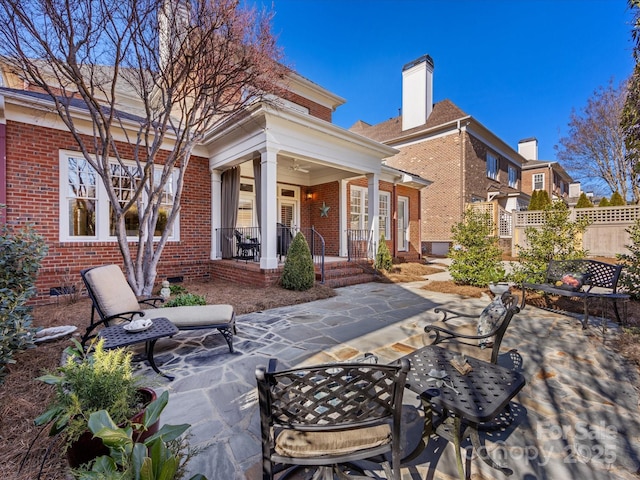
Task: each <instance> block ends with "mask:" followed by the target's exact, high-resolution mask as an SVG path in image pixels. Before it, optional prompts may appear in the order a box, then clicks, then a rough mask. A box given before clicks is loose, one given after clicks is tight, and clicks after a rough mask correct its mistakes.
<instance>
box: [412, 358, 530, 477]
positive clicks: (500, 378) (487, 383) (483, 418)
mask: <svg viewBox="0 0 640 480" xmlns="http://www.w3.org/2000/svg"><path fill="white" fill-rule="evenodd" d="M456 355H457V354H456V353H455V352H452V351H449V350H446V349H444V348H441V347H437V346H427V347H424V348H421V349H419V350H416V351H415V352H413V353H411V354H409V355H406V356H405V357H403V358H406V359H408V360H409V361H410V362H411V370H410V371H409V373H408V375H407V384H406V388H408V389H410V390H411V391H413V392H416V393H418V394H419V395H420V399H421V402H422V407H423V409H424V411H425V423H424V428H423V433H422V439H421V440H420V442H419V444H418V445H417V447H416V448H415V450H414V451H413V452H411V453H410V454H409V455H407V457H405V458H404V459H403V462H404V463H406V462H408V461H411V460H413V459H415V458H417V457H418V456H419V455H420V453H421V452H422V451H423V450H424V449H425V448H426V446H427V445H428V443H429V438H430V437H431V435H433V434H434V433H435V434H436V435H438V436H440V437H443V438H445V439H447V440H448V441H450V442H453V444H454V445H455V450H456V464H457V467H458V474H459V475H460V478H461V479H464V478H466V477H465V473H464V466H463V463H462V452H461V443H462V440H463V439H465V438H467V437H469V438H470V439H471V444H472V447H473V448H475V449H476V451H477V453H478V456H479V457H480V458H481V459H482V460H483V461H484V462H485V463H486V464H487V465H489V466H491V467H493V468H496V469H498V470H500V471H502V472H503V473H504V474H506V475H511V474H512V473H513V471H512V470H511V469H509V468H507V467H501V466H499V465H498V464H496V463H495V462H494V461H493V459H492V458H491V457H489V456H488V454H487V451H486V448H481V443H480V437H479V434H478V427H479V426H480V425H481V424H482V423H484V422H488V421H490V420H492V419H494V418H495V417H496V416H498V414H500V413H501V412H502V411H503V410H504V408H505V407H506V406H507V405H508V404H509V402H510V401H511V399H512V398H513V397H514V396H515V395H516V394H517V393H518V392H519V391H520V390H521V389H522V388H523V387H524V385H525V379H524V377H523V376H522V374H520V373H519V372H516V371H513V370H509V369H507V368H504V367H501V366H499V365H495V364H492V363H487V362H483V361H481V360H477V359H474V358H468V359H467V362H468V364H469V365H470V367H471V370H470V371H468V372H467V373H461V372H460V371H459V370H458V369H456V368H455V367H454V365H453V364H452V363H451V361H452V360H453V359H454V357H456ZM434 410H438V411H439V413H440V414H439V415H435V414H434Z"/></svg>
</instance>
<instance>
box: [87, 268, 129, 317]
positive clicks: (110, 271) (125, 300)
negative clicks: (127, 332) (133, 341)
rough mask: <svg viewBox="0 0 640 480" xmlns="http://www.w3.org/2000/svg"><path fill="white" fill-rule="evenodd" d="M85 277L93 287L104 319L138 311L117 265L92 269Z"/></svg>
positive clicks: (127, 284)
mask: <svg viewBox="0 0 640 480" xmlns="http://www.w3.org/2000/svg"><path fill="white" fill-rule="evenodd" d="M85 276H86V278H87V280H88V281H89V282H90V283H91V284H92V285H94V288H93V292H94V294H95V297H96V302H98V306H99V307H100V310H101V311H102V313H103V314H104V315H105V316H106V317H111V316H113V315H118V314H120V313H123V312H135V311H136V310H140V305H139V304H138V299H137V298H136V296H135V294H134V293H133V290H131V287H130V286H129V283H127V279H126V278H125V276H124V274H123V273H122V270H120V267H118V266H117V265H105V266H103V267H98V268H93V269H91V270H89V271H88V272H87V273H86V274H85ZM97 287H99V288H97Z"/></svg>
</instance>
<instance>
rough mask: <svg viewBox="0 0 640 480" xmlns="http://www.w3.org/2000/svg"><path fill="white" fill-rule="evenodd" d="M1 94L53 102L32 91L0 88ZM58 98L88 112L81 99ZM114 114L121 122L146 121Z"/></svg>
mask: <svg viewBox="0 0 640 480" xmlns="http://www.w3.org/2000/svg"><path fill="white" fill-rule="evenodd" d="M3 93H6V94H15V95H22V96H25V97H31V98H33V99H36V100H43V101H46V102H53V100H52V99H51V97H50V96H49V94H48V93H44V92H34V91H33V90H20V89H17V88H8V87H0V95H2V94H3ZM58 98H60V99H61V100H62V102H63V103H66V104H68V105H69V106H71V107H74V108H77V109H79V110H85V111H88V108H87V105H86V103H85V102H84V100H82V99H81V98H73V97H62V96H59V97H58ZM102 109H103V111H104V112H105V113H108V112H109V108H108V107H106V106H103V107H102ZM115 112H116V117H118V118H119V119H121V120H131V121H134V122H137V123H144V122H146V119H145V118H144V117H142V116H140V115H135V114H133V113H129V112H126V111H124V110H120V109H116V110H115Z"/></svg>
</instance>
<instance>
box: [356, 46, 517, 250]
mask: <svg viewBox="0 0 640 480" xmlns="http://www.w3.org/2000/svg"><path fill="white" fill-rule="evenodd" d="M433 70H434V63H433V60H432V59H431V57H430V56H429V55H425V56H422V57H420V58H418V59H417V60H415V61H413V62H410V63H408V64H407V65H405V66H404V67H403V69H402V114H401V115H400V116H397V117H395V118H391V119H389V120H387V121H384V122H381V123H379V124H376V125H369V124H367V123H365V122H363V121H358V122H356V123H355V124H354V125H353V126H352V127H351V128H350V130H351V131H353V132H356V133H359V134H361V135H364V136H366V137H368V138H371V139H373V140H376V141H378V142H381V143H383V144H385V145H388V146H390V147H393V148H395V149H397V150H398V151H399V152H398V153H397V154H395V155H392V156H389V157H387V158H386V159H385V163H386V164H387V165H390V166H394V167H396V168H400V169H403V170H408V171H411V172H415V173H416V174H417V175H420V176H423V177H426V178H429V180H431V181H432V182H433V183H432V185H431V186H429V188H427V189H424V190H422V193H421V204H422V209H421V212H420V215H421V218H422V224H421V229H422V251H423V253H429V254H434V255H444V254H446V253H447V251H448V249H449V246H450V244H451V227H452V226H453V225H454V224H456V223H458V222H459V221H460V220H461V218H462V215H463V212H464V211H465V208H466V205H467V204H469V203H474V202H487V201H490V202H495V203H497V204H498V205H499V207H500V208H502V209H504V210H505V211H508V212H509V211H513V210H519V209H522V208H524V207H525V206H526V205H528V201H529V196H528V195H524V194H522V192H521V183H522V164H523V163H524V162H525V158H524V157H523V156H522V155H521V154H519V153H518V152H516V151H515V150H513V149H512V148H511V147H510V146H509V145H507V144H506V143H505V142H504V141H503V140H502V139H500V138H499V137H498V136H496V135H495V134H494V133H493V132H491V131H490V130H489V129H487V128H486V127H485V126H484V125H482V124H481V123H480V122H479V121H478V120H477V119H475V118H474V117H473V116H471V115H469V114H467V113H465V112H463V111H462V110H461V109H460V108H459V107H457V106H456V105H455V104H454V103H453V102H451V101H450V100H442V101H440V102H437V103H435V104H434V103H433Z"/></svg>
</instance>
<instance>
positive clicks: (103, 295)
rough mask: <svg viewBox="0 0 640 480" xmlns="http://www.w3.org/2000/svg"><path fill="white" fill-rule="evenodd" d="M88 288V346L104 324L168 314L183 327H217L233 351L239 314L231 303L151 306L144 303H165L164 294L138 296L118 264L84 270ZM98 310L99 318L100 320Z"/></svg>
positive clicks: (83, 276)
mask: <svg viewBox="0 0 640 480" xmlns="http://www.w3.org/2000/svg"><path fill="white" fill-rule="evenodd" d="M80 275H81V276H82V280H83V281H84V284H85V286H86V287H87V292H88V294H89V298H91V301H92V303H93V305H92V306H91V324H90V325H89V326H88V327H87V331H86V332H85V334H84V336H83V337H82V344H83V345H84V344H85V343H86V342H87V341H88V340H89V339H91V338H93V337H95V336H96V333H94V330H95V328H96V327H98V326H100V325H104V326H105V327H108V326H110V324H112V323H113V324H118V323H121V322H124V321H131V320H135V319H136V318H141V317H144V318H150V319H152V320H153V319H154V318H160V317H165V318H167V319H168V320H169V321H170V322H171V323H173V324H174V325H175V326H176V327H178V329H179V330H199V329H211V328H217V329H218V331H219V332H220V333H221V334H222V335H223V337H224V339H225V340H226V342H227V345H229V351H230V352H231V353H233V335H234V334H235V333H236V314H235V311H234V310H233V306H231V305H198V306H188V307H167V308H147V309H146V310H141V306H142V305H146V306H147V307H149V306H150V307H158V306H159V304H161V303H162V302H164V299H163V298H162V297H144V298H137V297H136V296H135V294H134V293H133V290H132V289H131V287H130V286H129V283H128V282H127V279H126V278H125V276H124V274H123V273H122V270H120V267H118V266H117V265H103V266H100V267H93V268H87V269H85V270H82V271H81V272H80ZM96 312H97V314H98V316H99V317H100V318H99V319H96Z"/></svg>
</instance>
